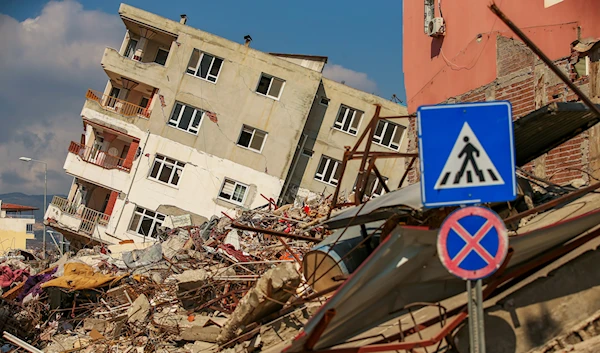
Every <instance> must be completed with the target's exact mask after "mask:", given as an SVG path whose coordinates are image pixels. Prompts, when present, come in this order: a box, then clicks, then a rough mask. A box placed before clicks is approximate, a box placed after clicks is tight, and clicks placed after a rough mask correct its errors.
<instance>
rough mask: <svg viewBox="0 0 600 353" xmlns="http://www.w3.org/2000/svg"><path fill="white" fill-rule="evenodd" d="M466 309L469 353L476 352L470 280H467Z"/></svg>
mask: <svg viewBox="0 0 600 353" xmlns="http://www.w3.org/2000/svg"><path fill="white" fill-rule="evenodd" d="M467 310H468V312H469V319H468V321H469V351H470V352H471V353H477V351H476V346H477V343H476V342H475V341H476V340H475V336H477V332H476V329H475V320H474V316H475V310H473V290H472V289H471V281H470V280H467Z"/></svg>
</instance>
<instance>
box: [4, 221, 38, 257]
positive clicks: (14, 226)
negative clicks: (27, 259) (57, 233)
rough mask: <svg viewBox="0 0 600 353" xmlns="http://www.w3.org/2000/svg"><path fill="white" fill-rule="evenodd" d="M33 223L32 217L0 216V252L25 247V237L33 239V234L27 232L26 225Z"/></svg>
mask: <svg viewBox="0 0 600 353" xmlns="http://www.w3.org/2000/svg"><path fill="white" fill-rule="evenodd" d="M34 223H35V220H34V219H33V218H8V217H2V218H0V254H3V253H4V252H6V251H8V250H10V249H25V247H26V241H27V239H33V234H27V225H28V224H34Z"/></svg>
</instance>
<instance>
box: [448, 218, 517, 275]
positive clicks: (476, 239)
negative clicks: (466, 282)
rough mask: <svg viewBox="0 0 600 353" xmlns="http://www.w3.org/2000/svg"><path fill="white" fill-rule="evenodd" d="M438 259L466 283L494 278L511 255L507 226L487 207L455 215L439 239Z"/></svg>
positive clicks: (449, 219)
mask: <svg viewBox="0 0 600 353" xmlns="http://www.w3.org/2000/svg"><path fill="white" fill-rule="evenodd" d="M437 245H438V255H439V257H440V261H441V262H442V264H443V265H444V266H445V267H446V268H447V269H448V271H450V272H451V273H453V274H454V275H456V276H458V277H461V278H464V279H473V280H474V279H480V278H485V277H487V276H489V275H491V274H492V273H493V272H494V271H495V270H496V269H497V268H498V267H500V265H501V264H502V262H503V261H504V258H505V257H506V253H507V252H508V236H507V231H506V227H505V225H504V222H502V220H501V219H500V217H498V215H496V214H495V213H494V212H492V211H491V210H489V209H487V208H483V207H466V208H461V209H459V210H457V211H454V212H453V213H452V214H450V216H448V218H446V220H445V221H444V223H443V224H442V227H441V229H440V232H439V236H438V244H437Z"/></svg>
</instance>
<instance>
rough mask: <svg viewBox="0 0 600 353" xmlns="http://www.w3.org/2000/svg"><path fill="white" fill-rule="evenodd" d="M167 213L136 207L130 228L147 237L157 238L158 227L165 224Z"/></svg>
mask: <svg viewBox="0 0 600 353" xmlns="http://www.w3.org/2000/svg"><path fill="white" fill-rule="evenodd" d="M164 220H165V215H163V214H161V213H158V212H154V211H150V210H147V209H145V208H143V207H136V209H135V212H134V213H133V218H132V219H131V223H130V224H129V230H130V231H132V232H135V233H137V234H139V235H143V236H145V237H150V238H157V236H158V234H157V233H158V227H159V226H161V225H162V224H163V222H164Z"/></svg>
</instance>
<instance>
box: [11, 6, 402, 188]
mask: <svg viewBox="0 0 600 353" xmlns="http://www.w3.org/2000/svg"><path fill="white" fill-rule="evenodd" d="M119 4H120V2H119V1H113V0H101V1H98V0H95V1H90V0H79V1H77V0H55V1H40V0H0V33H1V34H2V35H0V47H1V48H3V49H2V50H1V51H0V106H2V107H3V109H2V111H0V124H2V126H3V128H2V129H0V194H2V193H8V192H24V193H28V194H41V193H42V191H43V185H44V182H43V181H44V175H43V169H42V168H40V167H41V166H40V165H39V164H33V163H23V162H21V161H19V157H20V156H27V157H32V158H36V159H40V160H44V161H46V162H47V163H48V192H49V193H50V194H53V193H57V194H66V193H67V192H68V189H69V187H70V185H71V182H72V177H70V176H68V175H67V174H65V172H64V170H63V163H64V161H65V158H66V155H67V148H68V146H69V143H70V142H71V141H77V140H78V139H79V136H80V135H81V133H82V129H83V127H82V125H81V117H80V112H81V107H82V105H83V103H84V95H85V92H86V90H87V89H88V88H92V89H101V88H102V87H104V86H105V84H106V81H107V76H106V73H104V71H103V70H102V68H101V66H100V59H101V57H102V53H103V51H104V48H106V47H113V48H115V47H116V48H118V47H119V46H120V44H121V41H122V40H123V36H124V34H125V27H124V25H123V23H122V21H121V20H120V18H119V16H118V8H119ZM127 4H129V5H132V6H136V7H139V8H142V9H144V10H146V11H149V12H153V13H156V14H158V15H161V16H163V17H167V18H170V19H174V20H179V15H180V14H184V13H185V14H187V15H188V22H187V24H188V25H190V26H192V27H196V28H199V29H202V30H204V31H207V32H211V33H213V34H216V35H219V36H221V37H224V38H227V39H230V40H232V41H237V42H239V43H241V42H243V37H244V36H245V35H246V34H250V35H251V36H252V38H253V39H254V40H253V42H252V44H251V45H252V47H253V48H255V49H258V50H262V51H266V52H279V53H293V54H311V55H323V56H328V57H329V62H328V64H327V66H326V67H325V70H324V72H323V74H324V75H325V76H326V77H328V78H331V79H333V80H336V81H342V80H344V81H345V82H346V84H347V85H349V86H353V87H355V88H358V89H362V90H364V91H367V92H369V93H374V94H377V95H379V96H381V97H384V98H387V99H390V98H391V97H392V94H396V95H397V96H398V97H400V99H404V97H405V92H404V83H403V75H402V55H401V48H402V43H401V38H402V24H401V18H402V1H401V0H394V1H392V0H381V1H378V2H370V3H365V2H363V1H358V0H348V1H344V2H342V1H321V2H313V3H307V2H297V1H293V2H292V1H272V0H265V1H255V2H249V1H227V0H221V1H164V0H162V1H157V0H145V1H141V0H131V1H128V2H127ZM365 5H367V6H365Z"/></svg>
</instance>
